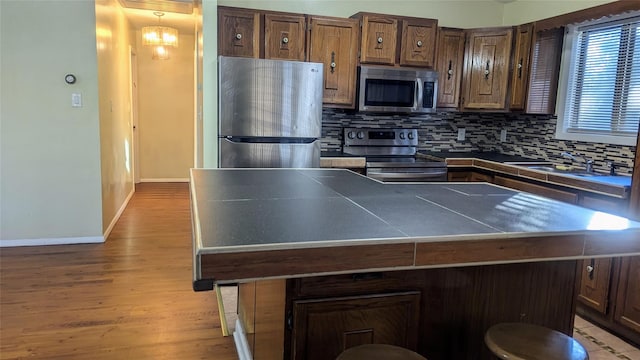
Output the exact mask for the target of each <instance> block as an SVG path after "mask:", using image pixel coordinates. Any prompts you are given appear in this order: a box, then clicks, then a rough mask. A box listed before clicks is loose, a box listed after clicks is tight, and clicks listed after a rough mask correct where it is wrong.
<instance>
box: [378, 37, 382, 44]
mask: <svg viewBox="0 0 640 360" xmlns="http://www.w3.org/2000/svg"><path fill="white" fill-rule="evenodd" d="M378 44H382V36H380V37H379V38H378Z"/></svg>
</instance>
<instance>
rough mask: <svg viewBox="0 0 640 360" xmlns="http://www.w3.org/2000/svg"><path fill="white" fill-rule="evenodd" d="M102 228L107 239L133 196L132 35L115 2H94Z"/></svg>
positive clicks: (133, 43)
mask: <svg viewBox="0 0 640 360" xmlns="http://www.w3.org/2000/svg"><path fill="white" fill-rule="evenodd" d="M95 13H96V22H95V25H94V26H95V30H94V31H95V34H96V38H97V61H98V68H97V71H98V88H99V96H100V98H99V99H100V100H99V103H100V156H101V164H102V166H101V177H102V227H103V233H105V234H106V235H107V236H108V234H109V232H110V231H111V229H112V228H113V226H114V225H115V222H116V221H117V219H118V217H119V214H120V213H121V212H122V211H123V210H124V207H125V206H126V204H127V201H128V199H129V197H130V196H131V195H132V194H133V168H132V167H133V162H132V158H131V157H132V137H133V130H132V124H131V111H132V109H131V103H130V101H131V100H130V98H131V91H130V88H131V86H130V65H129V62H130V50H129V49H130V48H131V47H132V46H133V47H134V48H135V39H134V38H133V37H132V36H133V35H135V33H133V32H132V31H131V29H130V26H129V22H128V21H127V20H126V18H125V16H124V13H123V12H122V9H121V7H120V5H119V4H118V2H117V0H97V1H95Z"/></svg>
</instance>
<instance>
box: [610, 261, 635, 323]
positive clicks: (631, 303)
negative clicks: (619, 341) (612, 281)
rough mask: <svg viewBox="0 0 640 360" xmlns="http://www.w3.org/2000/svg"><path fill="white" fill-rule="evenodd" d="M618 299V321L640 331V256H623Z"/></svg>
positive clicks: (616, 313) (616, 317)
mask: <svg viewBox="0 0 640 360" xmlns="http://www.w3.org/2000/svg"><path fill="white" fill-rule="evenodd" d="M617 299H618V303H617V306H616V311H615V314H614V318H615V320H616V322H618V323H620V324H622V325H624V326H626V327H628V328H630V329H632V330H634V331H636V332H638V333H640V256H631V257H624V258H622V261H621V266H620V285H619V288H618V294H617Z"/></svg>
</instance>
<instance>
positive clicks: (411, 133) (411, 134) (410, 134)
mask: <svg viewBox="0 0 640 360" xmlns="http://www.w3.org/2000/svg"><path fill="white" fill-rule="evenodd" d="M413 138H414V136H413V132H410V133H409V139H411V140H413Z"/></svg>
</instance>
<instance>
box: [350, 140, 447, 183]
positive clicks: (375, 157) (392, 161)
mask: <svg viewBox="0 0 640 360" xmlns="http://www.w3.org/2000/svg"><path fill="white" fill-rule="evenodd" d="M343 135H344V137H343V138H344V145H343V148H342V151H343V152H344V153H345V154H351V155H358V156H364V157H365V158H366V159H367V163H366V175H367V176H368V177H370V178H373V179H377V180H380V181H383V182H427V181H428V182H432V181H447V164H446V163H445V162H443V161H433V160H426V159H421V158H418V157H416V153H417V150H418V130H416V129H363V128H345V129H344V133H343Z"/></svg>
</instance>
